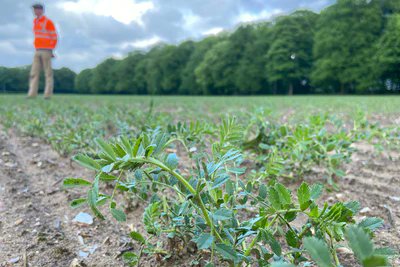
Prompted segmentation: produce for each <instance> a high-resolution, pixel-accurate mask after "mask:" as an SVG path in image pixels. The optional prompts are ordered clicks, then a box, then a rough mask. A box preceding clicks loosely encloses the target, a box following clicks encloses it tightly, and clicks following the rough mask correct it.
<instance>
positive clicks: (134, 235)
mask: <svg viewBox="0 0 400 267" xmlns="http://www.w3.org/2000/svg"><path fill="white" fill-rule="evenodd" d="M129 236H130V237H131V238H132V239H133V240H135V241H138V242H139V243H141V244H145V243H146V239H145V238H144V237H143V236H142V235H141V234H140V233H139V232H136V231H132V232H131V233H130V234H129Z"/></svg>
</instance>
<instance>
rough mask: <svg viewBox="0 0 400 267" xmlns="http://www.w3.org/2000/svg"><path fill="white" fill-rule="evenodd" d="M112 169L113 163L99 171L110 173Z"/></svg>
mask: <svg viewBox="0 0 400 267" xmlns="http://www.w3.org/2000/svg"><path fill="white" fill-rule="evenodd" d="M113 168H114V163H111V164H108V165H106V166H104V167H103V168H101V171H102V172H105V173H110V172H111V171H112V170H113Z"/></svg>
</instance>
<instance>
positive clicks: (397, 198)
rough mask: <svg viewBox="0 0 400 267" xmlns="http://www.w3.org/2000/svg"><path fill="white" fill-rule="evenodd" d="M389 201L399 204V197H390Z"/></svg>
mask: <svg viewBox="0 0 400 267" xmlns="http://www.w3.org/2000/svg"><path fill="white" fill-rule="evenodd" d="M389 199H390V200H392V201H394V202H400V197H393V196H390V197H389Z"/></svg>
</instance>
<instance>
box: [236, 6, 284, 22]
mask: <svg viewBox="0 0 400 267" xmlns="http://www.w3.org/2000/svg"><path fill="white" fill-rule="evenodd" d="M282 13H283V10H281V9H273V10H263V11H261V12H260V13H249V12H243V13H241V14H240V15H239V16H238V17H237V18H236V21H235V22H236V23H241V22H242V23H243V22H253V21H259V20H266V19H271V18H272V17H274V16H277V15H279V14H282Z"/></svg>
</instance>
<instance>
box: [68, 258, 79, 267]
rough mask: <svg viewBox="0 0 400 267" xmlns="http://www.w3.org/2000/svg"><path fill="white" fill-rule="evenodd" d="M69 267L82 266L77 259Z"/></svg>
mask: <svg viewBox="0 0 400 267" xmlns="http://www.w3.org/2000/svg"><path fill="white" fill-rule="evenodd" d="M69 267H82V265H81V263H80V262H79V260H78V259H77V258H75V259H73V260H72V261H71V264H70V265H69Z"/></svg>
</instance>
